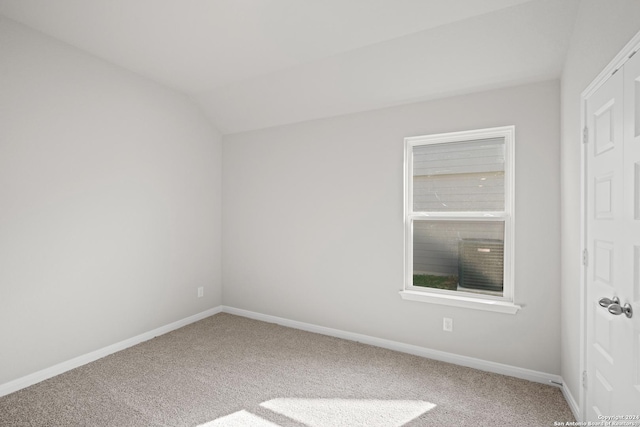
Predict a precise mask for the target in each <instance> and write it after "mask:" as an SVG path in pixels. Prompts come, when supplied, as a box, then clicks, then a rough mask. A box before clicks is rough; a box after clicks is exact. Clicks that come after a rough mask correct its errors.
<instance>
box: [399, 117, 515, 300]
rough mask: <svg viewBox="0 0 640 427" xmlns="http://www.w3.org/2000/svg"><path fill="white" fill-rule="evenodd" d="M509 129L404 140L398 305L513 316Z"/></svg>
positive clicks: (511, 132)
mask: <svg viewBox="0 0 640 427" xmlns="http://www.w3.org/2000/svg"><path fill="white" fill-rule="evenodd" d="M514 134H515V129H514V127H513V126H507V127H501V128H492V129H484V130H476V131H465V132H454V133H447V134H438V135H427V136H416V137H410V138H405V283H404V290H403V291H402V292H401V295H402V297H403V298H405V299H411V300H419V301H425V302H431V303H437V304H447V305H454V306H461V307H469V308H475V309H481V310H490V311H499V312H504V313H515V312H517V310H518V309H519V308H520V307H519V306H517V305H515V304H513V291H514V281H513V258H514V257H513V241H514V240H513V234H514V233H513V232H514V215H513V211H514V209H513V207H514V170H513V169H514Z"/></svg>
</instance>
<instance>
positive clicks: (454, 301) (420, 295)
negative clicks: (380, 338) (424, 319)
mask: <svg viewBox="0 0 640 427" xmlns="http://www.w3.org/2000/svg"><path fill="white" fill-rule="evenodd" d="M400 296H401V297H402V299H406V300H411V301H420V302H428V303H431V304H442V305H449V306H453V307H462V308H471V309H473V310H484V311H493V312H496V313H506V314H516V313H517V312H518V310H520V309H521V308H522V307H521V306H519V305H516V304H514V303H512V302H507V301H496V300H489V299H480V298H470V297H463V296H457V295H443V294H435V293H430V292H420V291H400Z"/></svg>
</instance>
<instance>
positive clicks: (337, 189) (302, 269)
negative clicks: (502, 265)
mask: <svg viewBox="0 0 640 427" xmlns="http://www.w3.org/2000/svg"><path fill="white" fill-rule="evenodd" d="M559 96H560V86H559V82H558V81H549V82H543V83H538V84H531V85H524V86H519V87H513V88H509V89H502V90H495V91H491V92H484V93H477V94H471V95H468V96H461V97H453V98H447V99H443V100H437V101H431V102H424V103H418V104H412V105H406V106H400V107H394V108H389V109H384V110H377V111H372V112H366V113H361V114H354V115H348V116H340V117H336V118H331V119H326V120H318V121H313V122H306V123H300V124H296V125H290V126H281V127H276V128H271V129H265V130H260V131H255V132H248V133H241V134H235V135H229V136H224V137H223V205H222V206H223V223H224V229H223V247H224V253H223V298H224V303H225V305H229V306H232V307H237V308H242V309H246V310H253V311H256V312H260V313H264V314H269V315H275V316H281V317H284V318H288V319H293V320H297V321H303V322H309V323H313V324H317V325H321V326H326V327H331V328H337V329H342V330H346V331H351V332H356V333H362V334H367V335H370V336H374V337H379V338H384V339H390V340H395V341H399V342H404V343H409V344H414V345H419V346H425V347H428V348H432V349H437V350H441V351H446V352H451V353H456V354H460V355H465V356H470V357H476V358H480V359H484V360H490V361H495V362H500V363H506V364H509V365H514V366H519V367H523V368H529V369H534V370H538V371H542V372H546V373H552V374H559V373H560V332H559V328H558V325H559V323H560V314H559V309H560V303H559V299H560V288H559V280H560V263H559V235H560V228H559V225H560V224H559V212H560V210H559V209H560V205H559V203H560V198H559V186H558V182H559V178H560V169H559V167H560V163H559V147H560V146H559V139H560V127H559V126H560V121H559V117H560V111H559V108H560V103H559ZM505 125H515V126H516V145H515V147H516V148H515V149H516V218H517V220H516V234H515V236H516V259H515V265H516V303H518V304H522V305H523V309H522V310H521V311H520V312H519V313H518V314H517V315H507V314H500V313H492V312H483V311H475V310H468V309H462V308H455V307H447V306H441V305H430V304H426V303H420V302H414V301H405V300H402V299H401V298H400V296H399V295H398V291H399V290H400V289H401V288H402V281H403V212H402V206H403V200H402V197H403V189H402V187H403V185H402V182H403V176H402V173H403V172H402V168H403V166H402V165H403V138H404V137H406V136H415V135H426V134H432V133H441V132H452V131H460V130H469V129H481V128H487V127H496V126H505ZM443 316H447V317H452V318H453V319H454V326H455V329H454V332H453V333H448V332H443V331H442V317H443Z"/></svg>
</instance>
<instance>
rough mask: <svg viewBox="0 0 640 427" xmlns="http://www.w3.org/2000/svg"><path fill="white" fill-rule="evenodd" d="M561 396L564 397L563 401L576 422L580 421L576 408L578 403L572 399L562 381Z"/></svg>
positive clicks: (578, 410) (580, 417) (578, 408)
mask: <svg viewBox="0 0 640 427" xmlns="http://www.w3.org/2000/svg"><path fill="white" fill-rule="evenodd" d="M562 395H563V396H564V400H566V401H567V404H568V405H569V408H571V412H572V413H573V416H574V418H575V419H576V421H582V415H581V413H580V406H578V402H576V399H574V398H573V395H572V394H571V390H569V387H567V384H566V383H565V382H564V381H562Z"/></svg>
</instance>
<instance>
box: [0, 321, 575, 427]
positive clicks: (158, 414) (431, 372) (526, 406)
mask: <svg viewBox="0 0 640 427" xmlns="http://www.w3.org/2000/svg"><path fill="white" fill-rule="evenodd" d="M573 420H574V418H573V416H572V415H571V411H570V410H569V407H568V406H567V404H566V402H565V400H564V398H563V397H562V393H561V392H560V390H559V389H558V388H556V387H552V386H548V385H543V384H538V383H533V382H529V381H525V380H520V379H516V378H511V377H506V376H503V375H497V374H491V373H487V372H482V371H478V370H474V369H470V368H465V367H460V366H456V365H451V364H447V363H443V362H438V361H434V360H430V359H425V358H421V357H417V356H412V355H407V354H403V353H398V352H394V351H391V350H386V349H381V348H377V347H372V346H369V345H365V344H360V343H356V342H351V341H346V340H342V339H338V338H333V337H327V336H323V335H318V334H313V333H309V332H303V331H299V330H296V329H291V328H286V327H282V326H278V325H274V324H270V323H265V322H260V321H256V320H251V319H247V318H243V317H238V316H234V315H230V314H225V313H221V314H217V315H215V316H212V317H209V318H206V319H204V320H201V321H199V322H197V323H194V324H191V325H189V326H186V327H184V328H181V329H178V330H176V331H173V332H171V333H168V334H166V335H163V336H160V337H157V338H155V339H153V340H150V341H147V342H144V343H142V344H139V345H137V346H134V347H131V348H129V349H127V350H124V351H121V352H119V353H116V354H113V355H110V356H108V357H105V358H103V359H100V360H98V361H96V362H93V363H90V364H88V365H85V366H82V367H80V368H77V369H74V370H72V371H69V372H66V373H64V374H62V375H59V376H57V377H55V378H51V379H49V380H47V381H43V382H41V383H39V384H36V385H33V386H31V387H28V388H26V389H23V390H20V391H18V392H16V393H13V394H10V395H7V396H4V397H1V398H0V426H3V427H4V426H11V427H13V426H114V427H116V426H117V427H125V426H188V427H195V426H206V427H229V426H256V427H273V426H281V427H301V426H308V427H319V426H323V427H324V426H326V427H339V426H363V427H377V426H380V427H393V426H552V425H553V423H554V421H564V422H566V421H573Z"/></svg>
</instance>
